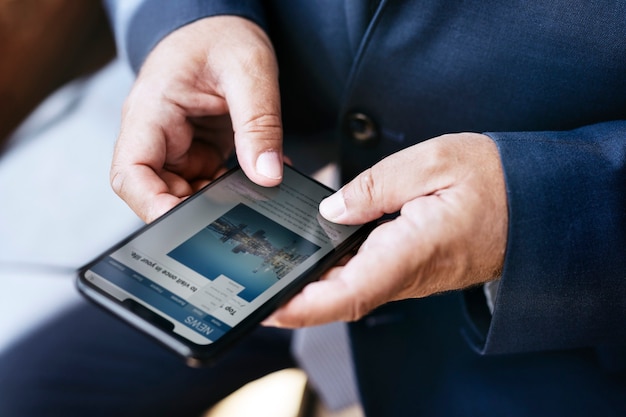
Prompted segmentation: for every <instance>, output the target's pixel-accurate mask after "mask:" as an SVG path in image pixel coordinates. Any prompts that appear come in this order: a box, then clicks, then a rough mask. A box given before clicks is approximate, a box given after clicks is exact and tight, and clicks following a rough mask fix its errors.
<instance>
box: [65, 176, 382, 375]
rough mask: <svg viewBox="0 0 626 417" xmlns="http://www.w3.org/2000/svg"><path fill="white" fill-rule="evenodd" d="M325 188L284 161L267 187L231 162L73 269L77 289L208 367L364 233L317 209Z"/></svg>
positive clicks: (363, 227) (367, 228)
mask: <svg viewBox="0 0 626 417" xmlns="http://www.w3.org/2000/svg"><path fill="white" fill-rule="evenodd" d="M331 193H332V190H331V189H329V188H327V187H325V186H323V185H322V184H320V183H318V182H316V181H315V180H313V179H311V178H309V177H307V176H305V175H304V174H302V173H300V172H298V171H296V170H295V169H293V168H290V167H288V166H285V170H284V178H283V182H282V183H281V184H280V185H279V186H277V187H271V188H266V187H261V186H258V185H256V184H254V183H252V182H251V181H250V180H249V179H248V178H247V177H246V176H245V174H244V173H243V171H242V170H241V169H240V168H234V169H232V170H230V171H229V172H227V173H226V174H225V175H223V176H222V177H220V178H219V179H217V180H216V181H214V182H212V183H211V184H209V185H208V186H206V187H205V188H203V189H202V190H200V191H199V192H197V193H196V194H194V195H193V196H191V197H190V198H188V199H187V200H185V201H184V202H183V203H181V204H179V205H178V206H177V207H175V208H173V209H172V210H170V211H169V212H168V213H166V214H165V215H163V216H162V217H160V218H159V219H157V220H155V221H154V222H152V223H151V224H149V225H146V226H144V227H143V228H141V229H140V230H138V231H137V232H135V233H133V234H132V235H130V236H129V237H127V238H126V239H124V240H122V241H121V242H120V243H118V244H117V245H115V246H113V247H112V248H111V249H109V250H107V251H106V252H104V253H103V254H102V255H100V256H99V257H97V258H96V259H95V260H94V261H92V262H90V263H89V264H87V265H86V266H84V267H82V268H81V269H80V270H79V272H78V278H77V286H78V289H79V291H80V292H81V293H82V294H83V295H85V296H86V297H87V298H88V299H90V300H91V301H93V302H95V303H96V304H98V305H99V306H101V307H103V308H104V309H105V310H107V311H109V312H111V313H113V314H114V315H116V316H117V317H119V318H121V319H122V320H124V321H126V322H127V323H129V324H131V325H133V326H134V327H136V328H138V329H140V330H142V331H144V332H145V333H147V334H148V335H150V336H152V337H153V338H155V339H156V340H157V341H159V342H161V343H162V344H164V345H165V346H167V347H169V348H170V349H172V350H174V351H175V352H177V353H179V354H180V355H182V356H183V357H185V358H186V361H187V363H188V364H189V365H191V366H199V365H206V364H210V363H211V362H213V361H214V360H215V359H216V358H217V357H219V355H220V354H221V353H223V352H224V351H226V350H227V349H228V347H229V346H231V345H232V344H233V343H235V342H236V341H237V340H239V339H240V338H241V337H242V336H243V335H245V334H246V333H248V332H249V331H251V330H252V329H253V328H254V327H255V326H256V325H258V324H259V323H260V322H261V321H262V320H263V319H264V318H265V317H267V316H268V315H269V314H270V313H271V312H272V311H274V310H275V309H276V308H277V307H279V306H280V305H281V304H283V303H284V302H286V301H287V300H288V299H289V298H290V297H292V296H293V295H295V294H296V293H297V292H298V291H299V290H300V289H301V288H302V287H303V286H304V285H306V284H307V283H308V282H311V281H313V280H315V279H317V278H319V277H320V276H321V275H322V274H323V272H324V271H326V270H327V269H328V268H330V267H331V266H333V265H334V264H335V263H336V262H337V261H338V260H339V259H340V258H341V257H343V256H344V255H345V254H346V253H348V252H349V251H351V250H352V249H354V248H355V247H356V246H358V245H359V244H360V243H361V242H362V240H363V239H364V238H365V236H366V235H367V234H368V233H369V231H370V230H371V228H372V224H366V225H359V226H345V225H338V224H334V223H331V222H328V221H327V220H325V219H323V218H322V217H321V216H320V214H319V211H318V205H319V202H320V201H321V200H322V199H323V198H324V197H326V196H328V195H330V194H331Z"/></svg>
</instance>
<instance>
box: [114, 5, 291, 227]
mask: <svg viewBox="0 0 626 417" xmlns="http://www.w3.org/2000/svg"><path fill="white" fill-rule="evenodd" d="M235 148H236V151H237V158H238V161H239V164H240V165H241V167H242V168H243V170H244V172H245V173H246V175H248V177H249V178H250V179H251V180H252V181H254V182H256V183H257V184H259V185H263V186H274V185H277V184H278V183H280V181H281V180H282V161H283V155H282V123H281V114H280V95H279V89H278V66H277V63H276V57H275V54H274V50H273V48H272V45H271V43H270V41H269V39H268V37H267V36H266V34H265V33H264V32H263V30H262V29H260V28H259V27H258V26H257V25H255V24H254V23H252V22H251V21H249V20H246V19H243V18H239V17H233V16H216V17H210V18H206V19H202V20H199V21H197V22H194V23H191V24H189V25H187V26H184V27H182V28H180V29H178V30H176V31H175V32H173V33H171V34H170V35H168V36H167V37H166V38H164V39H163V40H162V41H161V42H160V43H159V44H158V45H157V46H156V47H155V48H154V50H153V51H152V52H151V53H150V55H149V56H148V58H147V59H146V61H145V63H144V65H143V66H142V68H141V71H140V73H139V75H138V77H137V80H136V82H135V85H134V86H133V89H132V90H131V92H130V94H129V96H128V98H127V99H126V102H125V104H124V109H123V112H122V124H121V130H120V135H119V137H118V140H117V144H116V147H115V153H114V156H113V162H112V166H111V185H112V187H113V189H114V191H115V192H116V193H117V194H118V195H119V196H120V197H121V198H122V199H124V200H125V201H126V203H127V204H128V205H129V206H130V207H131V208H132V209H133V210H134V211H135V212H136V213H137V214H138V215H139V216H140V217H141V218H142V219H143V220H144V221H146V222H150V221H152V220H154V219H155V218H157V217H158V216H160V215H161V214H163V213H164V212H166V211H167V210H169V209H170V208H172V207H174V206H175V205H176V204H178V203H180V202H181V201H182V200H183V199H185V198H186V197H188V196H189V195H190V194H191V193H193V192H194V191H195V190H197V189H198V188H200V187H201V186H203V185H204V184H206V183H207V182H209V181H211V180H212V179H213V178H214V177H215V176H216V175H217V174H219V173H220V171H221V170H223V162H224V160H225V159H226V158H227V157H228V156H229V155H230V154H231V152H232V151H233V149H235Z"/></svg>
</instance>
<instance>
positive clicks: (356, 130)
mask: <svg viewBox="0 0 626 417" xmlns="http://www.w3.org/2000/svg"><path fill="white" fill-rule="evenodd" d="M346 130H347V133H348V135H349V136H350V137H351V138H352V139H354V141H355V142H357V143H358V144H360V145H373V144H374V143H376V142H377V141H378V128H377V127H376V124H375V123H374V121H373V120H372V118H371V117H369V116H368V115H366V114H363V113H359V112H353V113H348V115H347V116H346Z"/></svg>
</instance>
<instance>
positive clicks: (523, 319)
mask: <svg viewBox="0 0 626 417" xmlns="http://www.w3.org/2000/svg"><path fill="white" fill-rule="evenodd" d="M488 135H489V136H490V137H491V138H492V139H493V140H494V141H495V142H496V144H497V146H498V148H499V151H500V155H501V159H502V164H503V169H504V175H505V181H506V188H507V197H508V202H509V230H508V243H507V250H506V256H505V264H504V270H503V274H502V279H501V281H500V285H499V289H498V295H497V299H496V303H495V308H494V311H493V316H492V317H491V319H490V320H485V318H484V316H483V317H482V318H481V317H479V314H478V313H477V312H479V311H482V312H483V314H484V309H483V310H480V309H479V308H475V304H476V300H472V299H471V298H472V297H466V298H467V301H468V304H469V305H468V311H469V312H470V316H472V319H473V320H472V322H473V324H474V325H475V326H474V327H473V329H474V330H475V331H473V332H470V335H471V336H472V337H473V342H474V345H475V347H477V349H478V350H479V351H480V352H482V353H485V354H491V353H512V352H528V351H538V350H550V349H568V348H579V347H589V346H598V345H626V121H615V122H606V123H600V124H596V125H590V126H586V127H583V128H579V129H576V130H572V131H562V132H521V133H488ZM472 303H474V307H472ZM480 323H483V324H486V325H485V326H484V327H483V330H484V331H479V330H480V327H481V326H480ZM477 324H478V325H477Z"/></svg>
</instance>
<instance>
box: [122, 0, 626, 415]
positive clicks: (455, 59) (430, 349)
mask: <svg viewBox="0 0 626 417" xmlns="http://www.w3.org/2000/svg"><path fill="white" fill-rule="evenodd" d="M218 14H233V15H239V16H243V17H246V18H248V19H251V20H253V21H255V22H257V23H258V24H259V25H261V26H262V27H263V28H265V29H266V30H267V31H268V33H269V34H270V36H271V37H272V40H273V42H274V44H275V47H276V50H277V54H278V59H279V63H280V73H281V89H282V98H283V102H284V118H285V132H286V135H287V136H289V135H301V136H307V135H309V134H311V135H315V134H316V133H320V132H325V131H331V130H332V131H334V132H335V135H334V136H333V140H335V141H336V143H339V147H340V150H341V165H342V168H343V173H344V176H345V179H349V178H350V177H352V176H354V175H356V174H357V173H358V172H360V171H361V170H363V169H365V168H367V167H368V166H370V165H372V164H374V163H375V162H376V161H378V160H380V159H381V158H382V157H384V156H385V155H388V154H390V153H392V152H395V151H398V150H400V149H402V148H405V147H407V146H410V145H411V144H414V143H417V142H420V141H423V140H426V139H428V138H431V137H433V136H437V135H440V134H443V133H450V132H460V131H474V132H483V133H487V134H488V135H489V136H491V137H492V138H493V139H494V140H495V142H496V143H497V145H498V147H499V151H500V155H501V158H502V163H503V167H504V173H505V179H506V187H507V196H508V204H509V220H510V226H509V233H508V245H507V251H506V258H505V266H504V271H503V274H502V279H501V284H500V288H499V292H498V296H497V301H496V305H495V310H494V311H493V315H491V314H489V312H488V311H487V309H486V307H485V303H484V299H482V293H481V292H480V291H479V290H467V291H463V292H455V293H449V294H444V295H438V296H433V297H429V298H427V299H423V300H408V301H403V302H397V303H392V304H389V305H386V306H383V307H382V308H380V309H378V310H376V311H374V312H372V313H371V314H370V315H368V316H367V317H365V318H364V319H362V320H360V321H359V322H357V323H353V324H352V325H351V336H352V344H353V352H354V358H355V362H356V367H357V374H358V375H357V376H358V380H359V388H360V392H361V396H362V401H363V405H364V407H365V409H366V411H367V412H368V415H373V416H408V415H433V416H438V415H446V416H447V415H507V416H517V415H520V416H522V415H524V416H526V415H534V416H537V415H568V416H573V415H615V416H617V415H626V3H624V2H617V1H616V2H598V1H590V0H580V1H577V0H553V1H548V2H536V1H531V2H528V1H510V2H501V1H492V0H483V1H480V2H467V1H461V0H454V1H441V0H421V1H384V0H383V1H380V2H378V1H373V2H372V1H361V2H359V1H345V2H343V1H334V0H326V1H315V2H313V1H304V0H303V1H297V0H290V1H283V2H280V1H267V2H257V1H200V0H184V1H182V0H181V1H175V2H173V1H167V0H156V1H146V2H144V4H143V5H142V6H141V8H140V9H139V10H138V12H137V13H136V15H135V17H134V19H133V21H132V22H131V25H130V26H129V29H128V31H127V32H126V38H125V40H124V42H125V47H126V48H127V51H128V55H129V58H130V60H131V63H132V64H133V66H134V67H135V68H139V67H140V65H141V63H142V61H143V59H144V58H145V56H146V55H147V54H148V53H149V51H150V49H151V48H152V47H153V46H154V45H155V44H156V42H158V40H160V39H161V38H162V37H163V36H165V35H166V34H168V33H170V32H171V31H172V30H174V29H176V28H177V27H180V26H182V25H184V24H186V23H189V22H192V21H194V20H197V19H199V18H201V17H205V16H211V15H218ZM354 112H360V113H363V114H365V115H367V116H368V117H369V118H370V119H371V120H372V121H373V123H374V133H375V141H370V143H369V144H368V146H364V145H363V144H362V142H359V141H355V140H354V139H353V134H352V133H353V132H352V131H351V130H350V128H351V125H350V115H351V114H353V113H354ZM372 142H373V143H372ZM390 250H393V248H390ZM381 279H384V277H381Z"/></svg>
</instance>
